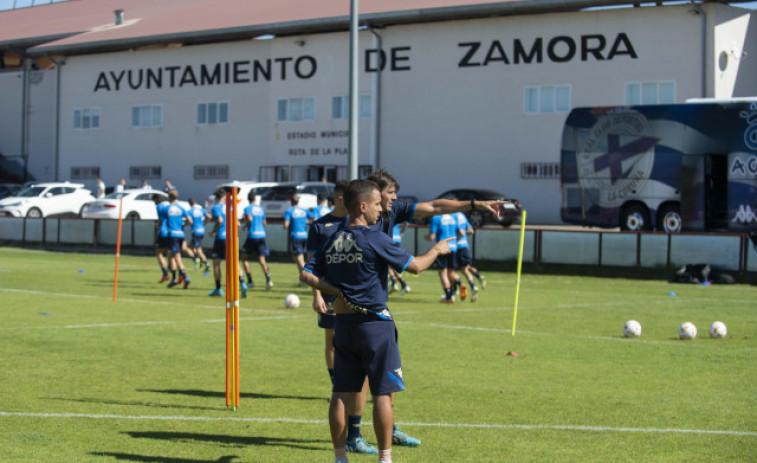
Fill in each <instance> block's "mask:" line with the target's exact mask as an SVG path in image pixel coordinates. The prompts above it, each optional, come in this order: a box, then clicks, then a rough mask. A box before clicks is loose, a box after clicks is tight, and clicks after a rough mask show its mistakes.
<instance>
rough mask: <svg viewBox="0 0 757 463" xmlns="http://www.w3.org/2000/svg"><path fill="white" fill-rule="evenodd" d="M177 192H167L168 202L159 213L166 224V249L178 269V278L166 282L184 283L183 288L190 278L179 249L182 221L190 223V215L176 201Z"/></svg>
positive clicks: (181, 243)
mask: <svg viewBox="0 0 757 463" xmlns="http://www.w3.org/2000/svg"><path fill="white" fill-rule="evenodd" d="M178 200H179V192H178V191H176V190H171V191H169V192H168V201H169V202H170V204H169V205H168V207H165V208H163V210H162V211H161V213H162V214H163V217H164V220H165V221H166V224H167V226H168V249H169V252H170V253H171V257H170V258H171V259H172V260H173V261H175V262H176V268H177V269H178V270H179V279H178V280H177V279H176V278H175V277H174V278H173V279H172V280H171V282H170V283H168V287H169V288H173V287H174V286H176V285H178V284H181V283H182V282H183V283H184V289H187V287H188V286H189V283H190V280H189V277H188V276H187V273H186V272H185V271H184V263H183V261H182V260H181V250H182V247H183V245H184V236H185V235H184V221H185V220H186V221H187V223H188V224H189V225H192V217H190V216H189V213H188V212H187V210H186V209H184V208H183V207H181V206H180V205H179V203H178Z"/></svg>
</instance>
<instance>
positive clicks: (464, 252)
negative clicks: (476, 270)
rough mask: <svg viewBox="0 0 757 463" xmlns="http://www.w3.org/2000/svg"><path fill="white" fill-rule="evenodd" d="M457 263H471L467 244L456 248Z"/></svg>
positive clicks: (460, 265) (460, 264) (461, 264)
mask: <svg viewBox="0 0 757 463" xmlns="http://www.w3.org/2000/svg"><path fill="white" fill-rule="evenodd" d="M457 265H458V266H459V267H465V266H466V265H473V257H471V254H470V248H469V247H468V246H466V247H464V248H457Z"/></svg>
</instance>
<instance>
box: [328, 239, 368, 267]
mask: <svg viewBox="0 0 757 463" xmlns="http://www.w3.org/2000/svg"><path fill="white" fill-rule="evenodd" d="M362 261H363V250H362V249H360V247H358V245H357V243H356V242H355V237H354V236H352V233H349V232H346V231H343V232H341V233H339V236H338V237H337V238H336V239H335V240H334V241H332V242H331V245H330V246H329V247H328V248H327V249H326V263H327V264H341V263H345V262H346V263H348V264H354V263H356V262H362Z"/></svg>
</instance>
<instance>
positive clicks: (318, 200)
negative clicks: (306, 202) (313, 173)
mask: <svg viewBox="0 0 757 463" xmlns="http://www.w3.org/2000/svg"><path fill="white" fill-rule="evenodd" d="M326 198H327V196H326V194H325V193H318V196H316V199H315V202H316V203H317V204H321V203H322V202H324V201H326Z"/></svg>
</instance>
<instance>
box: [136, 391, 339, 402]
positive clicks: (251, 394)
mask: <svg viewBox="0 0 757 463" xmlns="http://www.w3.org/2000/svg"><path fill="white" fill-rule="evenodd" d="M137 392H156V393H158V394H176V395H189V396H194V397H209V398H214V399H215V398H225V397H226V393H225V392H222V391H203V390H200V389H137ZM239 396H240V398H246V399H294V400H319V401H323V400H325V401H328V400H329V398H326V397H306V396H296V395H275V394H260V393H257V392H240V393H239Z"/></svg>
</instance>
